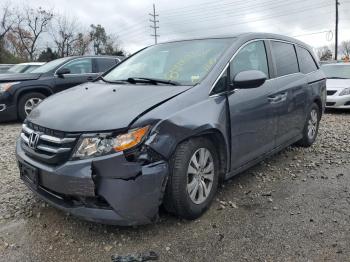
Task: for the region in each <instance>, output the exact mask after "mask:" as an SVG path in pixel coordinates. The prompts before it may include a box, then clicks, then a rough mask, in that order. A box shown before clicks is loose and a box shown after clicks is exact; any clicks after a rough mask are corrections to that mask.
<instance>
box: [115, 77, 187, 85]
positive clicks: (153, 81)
mask: <svg viewBox="0 0 350 262" xmlns="http://www.w3.org/2000/svg"><path fill="white" fill-rule="evenodd" d="M117 81H127V82H129V83H131V84H136V83H149V84H153V85H158V84H166V85H173V86H179V85H181V84H180V83H179V82H176V81H172V80H166V79H157V78H147V77H129V78H128V79H127V80H117Z"/></svg>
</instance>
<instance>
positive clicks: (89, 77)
mask: <svg viewBox="0 0 350 262" xmlns="http://www.w3.org/2000/svg"><path fill="white" fill-rule="evenodd" d="M94 79H95V78H94V77H93V76H88V78H87V81H92V80H94Z"/></svg>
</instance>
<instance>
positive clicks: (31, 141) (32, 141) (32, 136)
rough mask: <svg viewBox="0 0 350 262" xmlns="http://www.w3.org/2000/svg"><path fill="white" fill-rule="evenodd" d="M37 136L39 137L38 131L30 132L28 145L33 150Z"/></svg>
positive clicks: (36, 144) (37, 139)
mask: <svg viewBox="0 0 350 262" xmlns="http://www.w3.org/2000/svg"><path fill="white" fill-rule="evenodd" d="M39 138H40V134H39V133H37V132H33V133H31V134H30V136H29V143H28V146H29V147H30V148H31V149H33V150H34V149H36V147H37V146H38V142H39Z"/></svg>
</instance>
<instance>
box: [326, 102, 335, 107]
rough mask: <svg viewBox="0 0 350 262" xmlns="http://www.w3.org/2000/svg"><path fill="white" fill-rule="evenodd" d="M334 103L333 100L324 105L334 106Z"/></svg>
mask: <svg viewBox="0 0 350 262" xmlns="http://www.w3.org/2000/svg"><path fill="white" fill-rule="evenodd" d="M334 105H335V102H327V103H326V106H334Z"/></svg>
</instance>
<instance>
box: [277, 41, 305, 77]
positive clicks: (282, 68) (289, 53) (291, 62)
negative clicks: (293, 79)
mask: <svg viewBox="0 0 350 262" xmlns="http://www.w3.org/2000/svg"><path fill="white" fill-rule="evenodd" d="M271 49H272V50H271V51H272V55H273V57H274V59H275V63H276V69H277V72H276V73H277V75H276V76H277V77H279V76H284V75H289V74H294V73H298V72H299V67H298V60H297V56H296V53H295V49H294V45H292V44H288V43H284V42H277V41H271Z"/></svg>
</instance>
